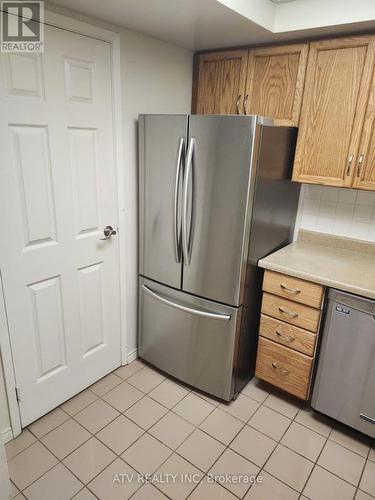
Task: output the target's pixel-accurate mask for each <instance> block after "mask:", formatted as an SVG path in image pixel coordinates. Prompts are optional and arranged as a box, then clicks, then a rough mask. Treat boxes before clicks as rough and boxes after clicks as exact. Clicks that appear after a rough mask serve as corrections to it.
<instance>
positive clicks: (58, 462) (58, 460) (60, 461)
mask: <svg viewBox="0 0 375 500" xmlns="http://www.w3.org/2000/svg"><path fill="white" fill-rule="evenodd" d="M89 439H91V438H89ZM38 442H39V443H40V444H41V445H42V446H43V447H44V448H45V449H46V450H47V451H48V452H49V453H51V455H53V457H54V458H56V460H57V464H54V465H53V466H52V467H50V468H49V469H48V470H47V471H45V472H44V473H43V474H42V475H41V476H40V477H38V478H36V479H35V480H34V481H32V482H31V483H30V484H29V485H28V486H26V487H25V488H24V489H23V490H20V491H21V493H22V494H23V495H25V496H27V495H26V494H25V493H24V491H26V490H27V489H28V488H29V487H30V486H31V485H33V484H34V483H36V482H37V481H39V480H40V479H42V477H44V476H45V475H46V474H48V472H50V471H51V470H52V469H54V468H55V467H57V466H58V465H59V464H61V465H62V466H63V467H65V468H66V469H67V470H68V471H69V472H70V473H71V474H73V476H74V477H75V478H76V479H77V480H78V481H79V482H80V483H81V484H83V487H84V486H85V484H84V482H83V481H82V480H81V479H80V478H79V477H78V476H77V475H76V474H74V472H72V471H71V470H70V469H69V467H67V466H66V465H65V464H64V463H63V461H62V460H60V459H59V458H58V457H57V456H56V455H55V454H54V453H53V452H52V451H51V450H49V449H48V448H47V446H46V445H45V444H44V443H43V442H42V441H40V440H39V439H38ZM86 442H87V441H86ZM82 444H84V443H82ZM77 449H78V448H77ZM81 489H82V488H81ZM79 491H81V490H79Z"/></svg>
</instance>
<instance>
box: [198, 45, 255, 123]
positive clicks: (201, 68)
mask: <svg viewBox="0 0 375 500" xmlns="http://www.w3.org/2000/svg"><path fill="white" fill-rule="evenodd" d="M247 58H248V51H247V50H233V51H226V52H213V53H209V54H202V55H201V56H199V64H198V77H197V78H198V80H197V81H198V83H197V88H196V95H197V97H196V109H195V112H196V113H197V114H222V115H226V114H240V113H241V110H242V105H243V97H244V92H245V83H246V70H247Z"/></svg>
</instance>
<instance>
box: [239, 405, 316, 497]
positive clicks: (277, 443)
mask: <svg viewBox="0 0 375 500" xmlns="http://www.w3.org/2000/svg"><path fill="white" fill-rule="evenodd" d="M267 397H268V396H267ZM266 400H267V398H266V399H265V400H264V401H263V403H262V404H261V406H263V405H264V402H265V401H266ZM261 406H260V407H261ZM264 406H266V405H264ZM266 408H268V406H266ZM271 409H272V408H271ZM300 410H301V408H299V409H298V411H297V412H296V414H295V415H294V417H293V418H292V419H290V423H289V425H288V426H287V427H286V429H285V431H284V432H283V434H282V436H281V437H280V439H279V440H278V441H277V442H276V446H275V448H274V449H273V450H272V452H271V453H270V455H269V457H268V458H267V460H266V461H265V462H264V464H263V466H262V467H261V468H260V471H259V473H258V476H259V475H260V474H261V473H262V472H263V471H264V472H267V474H270V473H269V472H268V471H267V470H266V469H265V466H266V465H267V463H268V462H269V461H270V459H271V457H272V455H273V454H274V453H275V450H276V449H277V447H278V446H279V445H281V444H282V443H281V440H282V439H283V437H284V436H285V434H286V433H287V432H288V430H289V428H290V427H291V425H292V424H293V422H295V419H296V417H297V415H298V414H299V412H300ZM284 417H285V415H284ZM287 418H288V417H287ZM250 427H251V426H250ZM256 430H258V429H256ZM264 435H266V434H264ZM268 437H270V436H268ZM274 441H276V440H274ZM282 446H284V445H282ZM291 451H294V450H291ZM303 458H305V459H306V460H308V459H307V458H306V457H303ZM271 476H272V477H275V479H277V480H278V481H281V482H282V483H283V484H285V485H286V486H288V487H289V488H291V489H292V490H294V491H296V492H297V493H299V494H300V492H299V491H298V490H296V489H295V488H294V487H293V486H290V485H289V484H287V483H285V482H284V481H282V480H281V479H280V478H278V477H276V476H274V475H273V474H271ZM253 487H254V485H251V486H250V487H249V489H248V490H247V492H246V494H245V495H247V493H248V492H249V491H250V489H251V488H253Z"/></svg>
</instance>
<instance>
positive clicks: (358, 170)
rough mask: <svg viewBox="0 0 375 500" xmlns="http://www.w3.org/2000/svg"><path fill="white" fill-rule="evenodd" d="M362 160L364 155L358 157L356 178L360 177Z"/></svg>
mask: <svg viewBox="0 0 375 500" xmlns="http://www.w3.org/2000/svg"><path fill="white" fill-rule="evenodd" d="M364 159H365V155H364V154H363V153H362V154H361V156H360V157H359V160H358V168H357V177H361V170H362V164H363V160H364Z"/></svg>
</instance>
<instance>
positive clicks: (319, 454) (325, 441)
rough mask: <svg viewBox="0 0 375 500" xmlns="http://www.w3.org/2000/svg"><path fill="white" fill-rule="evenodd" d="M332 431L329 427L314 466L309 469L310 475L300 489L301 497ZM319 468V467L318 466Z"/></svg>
mask: <svg viewBox="0 0 375 500" xmlns="http://www.w3.org/2000/svg"><path fill="white" fill-rule="evenodd" d="M332 430H333V426H332V427H331V430H330V431H329V433H328V435H327V436H326V440H325V441H324V444H323V446H322V449H321V450H320V452H319V455H318V457H317V459H316V460H315V462H314V466H313V468H312V469H311V471H310V474H309V475H308V476H307V479H306V481H305V484H304V485H303V488H302V490H301V495H303V492H304V491H305V489H306V486H307V483H308V482H309V480H310V478H311V476H312V473H313V472H314V469H315V468H316V467H317V465H318V461H319V458H320V457H321V455H322V453H323V450H324V448H325V447H326V445H327V443H328V441H329V436H330V435H331V433H332ZM319 467H320V465H319ZM322 468H323V469H324V470H326V469H325V468H324V467H322ZM327 472H330V471H327Z"/></svg>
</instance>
